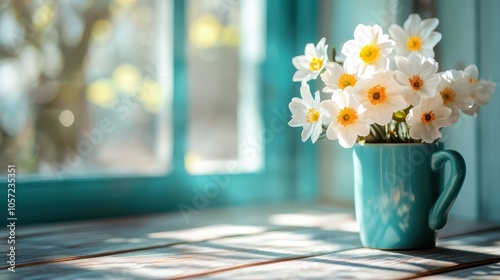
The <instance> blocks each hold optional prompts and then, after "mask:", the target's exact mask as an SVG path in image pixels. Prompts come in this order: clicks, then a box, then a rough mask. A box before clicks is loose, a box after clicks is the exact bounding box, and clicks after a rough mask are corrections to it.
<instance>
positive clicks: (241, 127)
mask: <svg viewBox="0 0 500 280" xmlns="http://www.w3.org/2000/svg"><path fill="white" fill-rule="evenodd" d="M187 3H188V5H187V27H188V32H189V34H188V41H187V67H188V77H189V78H188V86H189V126H188V153H187V155H186V169H187V170H188V171H189V172H190V173H194V174H202V173H207V172H214V171H217V172H225V173H233V172H250V171H255V170H257V169H259V168H260V167H261V165H262V153H263V151H262V149H263V145H262V141H259V139H257V138H256V135H259V132H260V130H261V119H260V117H259V113H258V91H259V79H258V75H259V71H258V67H259V65H260V63H261V62H262V61H263V59H264V48H265V45H264V43H265V42H264V38H265V22H264V20H265V10H264V9H265V3H264V1H263V0H260V1H255V0H250V1H248V0H242V1H237V0H211V1H210V0H205V1H199V0H190V1H188V2H187ZM250 146H251V147H250Z"/></svg>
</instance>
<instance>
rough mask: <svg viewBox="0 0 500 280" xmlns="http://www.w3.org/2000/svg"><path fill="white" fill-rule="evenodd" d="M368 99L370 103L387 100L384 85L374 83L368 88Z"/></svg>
mask: <svg viewBox="0 0 500 280" xmlns="http://www.w3.org/2000/svg"><path fill="white" fill-rule="evenodd" d="M368 100H369V101H370V103H371V104H373V105H377V104H382V103H384V102H385V101H386V100H387V94H386V92H385V87H383V86H381V85H376V86H374V87H372V88H371V89H369V90H368Z"/></svg>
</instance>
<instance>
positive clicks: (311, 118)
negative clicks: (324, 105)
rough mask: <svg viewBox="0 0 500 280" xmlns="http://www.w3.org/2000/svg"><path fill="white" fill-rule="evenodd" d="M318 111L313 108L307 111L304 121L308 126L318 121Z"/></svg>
mask: <svg viewBox="0 0 500 280" xmlns="http://www.w3.org/2000/svg"><path fill="white" fill-rule="evenodd" d="M319 116H320V114H319V111H318V110H316V109H314V108H310V109H309V110H307V113H306V121H307V122H308V123H309V124H313V123H315V122H317V121H318V120H319Z"/></svg>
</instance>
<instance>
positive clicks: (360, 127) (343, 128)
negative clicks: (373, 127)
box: [321, 87, 370, 148]
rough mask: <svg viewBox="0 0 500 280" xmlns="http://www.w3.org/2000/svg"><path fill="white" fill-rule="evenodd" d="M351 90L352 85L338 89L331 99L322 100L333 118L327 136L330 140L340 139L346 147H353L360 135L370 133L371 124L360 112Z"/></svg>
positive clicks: (322, 105)
mask: <svg viewBox="0 0 500 280" xmlns="http://www.w3.org/2000/svg"><path fill="white" fill-rule="evenodd" d="M351 90H352V88H351V87H346V88H345V89H344V90H340V89H338V90H337V91H335V92H334V94H332V98H331V99H330V100H326V101H323V102H321V107H323V108H325V109H326V110H327V111H328V113H329V115H330V118H331V123H330V125H329V126H328V130H327V131H326V136H327V137H328V139H330V140H335V139H338V140H339V143H340V145H341V146H342V147H344V148H350V147H352V146H353V145H354V144H355V143H356V140H357V138H358V136H366V135H368V134H369V133H370V125H369V124H368V123H367V122H366V121H365V119H363V117H362V116H361V114H360V113H359V110H360V106H359V103H358V102H356V100H355V99H354V98H353V97H352V94H351V92H350V91H351Z"/></svg>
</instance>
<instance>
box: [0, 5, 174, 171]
mask: <svg viewBox="0 0 500 280" xmlns="http://www.w3.org/2000/svg"><path fill="white" fill-rule="evenodd" d="M4 6H5V9H3V10H2V12H1V13H2V14H1V18H0V19H1V21H2V24H1V26H2V28H3V29H4V30H3V31H2V36H1V42H2V49H3V51H2V56H1V57H0V61H1V62H0V71H1V72H2V75H1V77H0V79H1V81H0V84H1V85H2V86H1V87H2V88H1V89H0V94H1V96H2V102H1V104H2V105H3V107H4V108H2V112H3V117H2V118H0V124H1V128H2V129H1V130H0V131H1V134H2V138H3V141H2V146H1V148H0V161H1V162H15V163H16V166H17V169H18V172H22V173H32V174H35V176H33V178H39V177H40V176H43V177H45V178H56V179H58V180H62V179H66V178H71V177H82V176H89V175H90V174H91V175H92V176H110V175H113V174H114V175H123V174H130V173H132V174H142V173H145V174H151V173H156V174H158V173H162V172H166V171H167V170H169V169H170V164H171V163H170V161H171V154H172V142H173V141H172V127H171V123H172V119H171V114H169V113H170V112H171V110H172V104H171V100H172V82H173V81H172V79H171V77H172V75H171V73H172V29H173V22H172V21H171V20H169V19H171V17H172V14H173V13H172V3H171V2H170V1H111V0H107V1H98V2H92V1H56V0H51V1H28V2H25V3H15V2H9V3H7V4H5V5H4ZM132 37H134V40H133V41H131V38H132ZM1 172H2V173H5V170H2V171H1Z"/></svg>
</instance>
